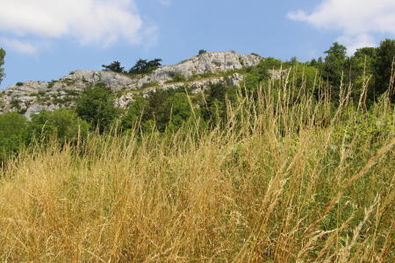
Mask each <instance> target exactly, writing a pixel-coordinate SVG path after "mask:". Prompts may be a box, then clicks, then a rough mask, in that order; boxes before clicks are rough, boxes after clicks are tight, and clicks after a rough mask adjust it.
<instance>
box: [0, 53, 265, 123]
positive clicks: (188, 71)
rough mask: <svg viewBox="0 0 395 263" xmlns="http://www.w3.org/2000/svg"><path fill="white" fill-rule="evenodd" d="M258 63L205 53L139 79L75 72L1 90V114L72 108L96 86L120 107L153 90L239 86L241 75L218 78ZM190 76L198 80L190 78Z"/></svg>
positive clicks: (232, 55)
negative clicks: (111, 95)
mask: <svg viewBox="0 0 395 263" xmlns="http://www.w3.org/2000/svg"><path fill="white" fill-rule="evenodd" d="M261 60H262V58H261V57H259V56H256V55H240V54H237V53H235V52H232V51H231V52H207V53H203V54H201V55H199V56H195V57H192V58H189V59H187V60H185V61H183V62H181V63H179V64H176V65H168V66H162V67H159V68H158V69H156V70H155V71H153V72H152V73H150V74H147V75H140V76H130V75H126V74H119V73H115V72H110V71H88V70H78V71H74V72H71V73H70V74H68V75H66V76H64V77H63V78H61V79H59V80H56V81H51V82H42V81H29V82H24V83H17V84H16V85H11V86H9V87H8V88H7V89H5V90H4V91H0V113H4V112H11V111H16V112H21V113H24V114H25V116H26V117H29V116H30V115H31V114H34V113H37V112H39V111H41V110H43V109H46V110H54V109H58V108H62V107H71V106H73V105H74V103H75V99H76V98H77V97H78V95H79V94H80V92H81V91H82V90H83V89H85V88H87V87H89V86H92V85H95V84H98V83H101V84H103V85H105V86H106V87H107V88H109V89H111V90H112V91H113V92H114V93H116V94H119V96H117V99H116V105H117V106H118V107H122V108H125V107H127V106H128V105H129V104H130V102H131V101H133V96H135V95H136V94H139V93H140V94H143V95H144V94H146V93H148V92H149V91H154V90H156V89H169V88H177V87H180V86H190V87H192V89H194V90H195V91H198V90H202V89H205V88H206V87H208V86H209V85H210V84H212V83H226V84H228V85H239V84H240V82H241V81H242V80H243V76H242V75H241V74H238V73H233V74H228V75H227V76H221V73H224V72H229V71H232V70H238V69H241V68H243V67H248V66H255V65H257V64H258V63H259V62H260V61H261ZM202 74H205V75H206V77H205V76H202ZM176 76H178V77H179V78H180V76H181V78H182V81H180V80H179V79H178V81H177V79H176V78H175V77H176ZM193 76H200V77H198V78H191V77H193ZM188 79H189V80H188ZM192 79H194V80H192Z"/></svg>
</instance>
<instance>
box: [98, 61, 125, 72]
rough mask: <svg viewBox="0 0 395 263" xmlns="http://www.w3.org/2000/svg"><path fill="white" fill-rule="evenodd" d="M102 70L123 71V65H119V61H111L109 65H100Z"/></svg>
mask: <svg viewBox="0 0 395 263" xmlns="http://www.w3.org/2000/svg"><path fill="white" fill-rule="evenodd" d="M102 67H103V70H104V71H113V72H117V73H123V72H124V71H125V70H124V67H122V66H121V62H119V61H113V62H112V63H111V64H109V65H102Z"/></svg>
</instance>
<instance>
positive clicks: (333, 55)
mask: <svg viewBox="0 0 395 263" xmlns="http://www.w3.org/2000/svg"><path fill="white" fill-rule="evenodd" d="M346 52H347V48H346V47H345V46H343V45H340V44H339V43H337V42H335V43H333V44H332V46H331V47H330V48H329V49H328V50H327V51H325V54H327V55H326V57H325V61H324V64H323V65H322V77H323V78H324V79H326V80H328V81H329V82H330V83H331V84H332V85H333V86H334V87H336V88H338V87H339V85H340V81H341V76H342V73H343V70H344V65H345V62H346V58H347V56H346Z"/></svg>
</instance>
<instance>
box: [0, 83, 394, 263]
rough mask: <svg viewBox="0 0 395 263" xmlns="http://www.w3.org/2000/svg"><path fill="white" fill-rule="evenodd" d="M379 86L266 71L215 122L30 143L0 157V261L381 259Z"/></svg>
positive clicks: (387, 119)
mask: <svg viewBox="0 0 395 263" xmlns="http://www.w3.org/2000/svg"><path fill="white" fill-rule="evenodd" d="M389 92H390V91H387V92H386V93H385V94H384V95H383V96H382V97H381V98H380V99H379V100H378V101H377V102H374V103H371V104H370V105H367V104H366V101H365V99H366V97H365V95H366V86H365V89H362V92H361V94H360V97H359V98H357V99H352V97H351V94H352V85H343V84H342V85H341V86H340V95H339V98H338V101H337V102H336V103H334V102H333V100H331V99H329V98H330V94H329V91H328V90H326V89H325V88H324V87H321V86H320V85H316V86H315V88H314V89H313V90H307V89H304V86H303V84H301V85H299V84H298V85H296V84H295V83H294V82H292V80H291V79H284V80H283V81H282V82H281V83H280V84H278V83H277V84H275V81H274V80H268V81H266V82H264V83H262V84H261V85H260V87H259V88H258V90H257V92H256V93H254V94H250V95H247V94H249V93H243V90H242V89H240V91H239V93H238V95H237V100H236V102H234V103H230V102H229V104H228V105H227V112H226V122H225V123H222V124H218V125H217V126H215V127H206V126H202V125H201V124H200V119H199V118H195V119H194V120H193V121H191V122H186V123H185V124H184V125H183V126H182V127H181V128H179V129H176V130H172V131H171V132H167V133H159V132H156V131H155V130H152V132H150V133H144V134H143V135H142V134H140V133H139V132H138V130H137V129H135V130H131V132H130V133H128V134H121V133H120V134H118V133H117V130H116V129H114V130H113V131H112V132H111V133H108V134H104V135H103V134H89V135H88V136H87V137H86V138H84V139H79V140H77V141H76V142H75V141H74V142H73V143H60V142H58V141H56V140H52V141H49V142H48V144H46V145H45V146H43V145H41V144H31V145H29V147H25V148H24V149H22V150H21V152H20V153H19V154H18V156H17V157H15V158H14V159H12V160H10V161H9V162H7V163H6V165H5V166H4V167H3V168H2V170H0V229H1V231H0V261H1V262H358V263H359V262H394V260H395V173H394V171H395V158H394V157H395V154H394V146H395V137H394V132H395V123H394V118H395V109H394V104H391V103H390V101H389ZM317 98H318V99H317Z"/></svg>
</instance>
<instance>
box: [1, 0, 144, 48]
mask: <svg viewBox="0 0 395 263" xmlns="http://www.w3.org/2000/svg"><path fill="white" fill-rule="evenodd" d="M0 6H1V8H0V32H3V33H6V34H7V35H8V36H9V35H12V36H13V38H14V39H15V41H19V42H20V39H21V37H34V38H41V39H59V38H67V39H72V40H73V41H77V42H78V43H80V44H83V45H92V44H93V45H99V46H108V45H111V44H113V43H115V42H117V41H119V40H126V41H128V42H130V43H134V44H136V43H141V41H142V34H141V31H142V30H143V21H142V19H141V17H140V15H139V14H138V12H137V9H136V7H135V4H134V0H34V1H32V0H0ZM15 43H17V42H15ZM26 50H28V49H26Z"/></svg>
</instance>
